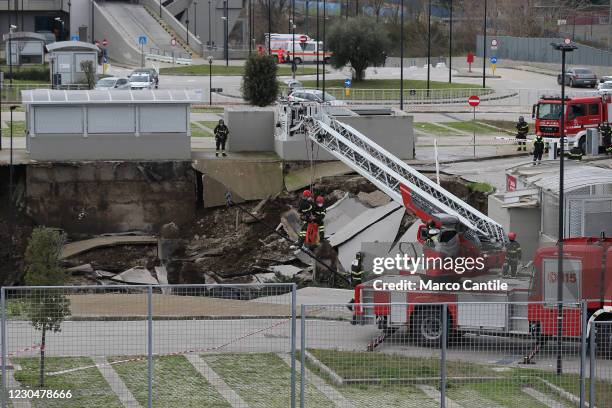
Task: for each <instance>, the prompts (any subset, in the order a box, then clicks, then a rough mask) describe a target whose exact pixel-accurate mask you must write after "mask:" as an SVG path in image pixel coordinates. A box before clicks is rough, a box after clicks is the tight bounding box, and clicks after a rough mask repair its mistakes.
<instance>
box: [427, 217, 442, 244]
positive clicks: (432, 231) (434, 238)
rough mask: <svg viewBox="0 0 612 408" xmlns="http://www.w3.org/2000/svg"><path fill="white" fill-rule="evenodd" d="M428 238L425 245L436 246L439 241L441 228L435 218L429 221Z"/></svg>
mask: <svg viewBox="0 0 612 408" xmlns="http://www.w3.org/2000/svg"><path fill="white" fill-rule="evenodd" d="M426 231H427V240H426V241H425V245H427V246H429V247H432V248H433V247H435V246H436V244H437V243H438V234H439V230H438V227H437V226H436V222H435V221H434V220H429V221H427V229H426Z"/></svg>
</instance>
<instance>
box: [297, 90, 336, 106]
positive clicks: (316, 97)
mask: <svg viewBox="0 0 612 408" xmlns="http://www.w3.org/2000/svg"><path fill="white" fill-rule="evenodd" d="M287 100H288V101H289V102H318V103H323V91H320V90H318V89H296V90H294V91H293V92H291V93H290V94H289V96H288V97H287ZM325 104H327V105H332V106H342V105H344V103H343V102H342V101H340V100H338V99H336V98H334V97H333V96H331V95H330V94H328V93H327V92H325Z"/></svg>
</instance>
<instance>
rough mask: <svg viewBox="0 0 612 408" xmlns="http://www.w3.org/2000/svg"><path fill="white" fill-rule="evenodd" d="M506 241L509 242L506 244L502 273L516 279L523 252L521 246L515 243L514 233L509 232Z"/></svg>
mask: <svg viewBox="0 0 612 408" xmlns="http://www.w3.org/2000/svg"><path fill="white" fill-rule="evenodd" d="M508 240H509V242H508V243H507V244H506V262H505V263H504V266H503V271H502V273H503V275H504V276H508V275H509V276H512V277H516V275H517V270H518V265H519V263H520V262H521V258H522V256H523V251H522V249H521V244H519V243H518V242H517V241H516V232H509V233H508Z"/></svg>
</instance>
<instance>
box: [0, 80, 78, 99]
mask: <svg viewBox="0 0 612 408" xmlns="http://www.w3.org/2000/svg"><path fill="white" fill-rule="evenodd" d="M29 89H65V90H80V89H89V86H88V85H86V84H74V85H61V86H52V85H51V84H21V83H20V84H12V85H11V84H10V83H9V81H8V80H5V81H4V84H3V85H2V87H1V88H0V92H1V94H2V102H3V103H21V91H27V90H29Z"/></svg>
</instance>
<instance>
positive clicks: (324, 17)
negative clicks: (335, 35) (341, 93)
mask: <svg viewBox="0 0 612 408" xmlns="http://www.w3.org/2000/svg"><path fill="white" fill-rule="evenodd" d="M326 8H327V5H326V3H325V0H323V94H322V95H321V96H322V97H323V102H325V48H326V47H327V44H325V20H326V19H327V10H326Z"/></svg>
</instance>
